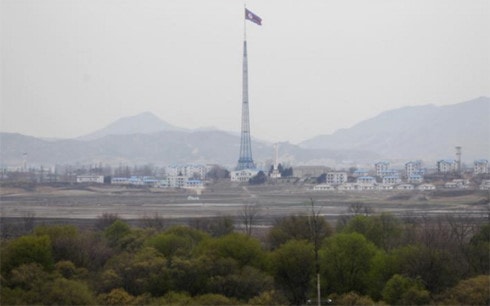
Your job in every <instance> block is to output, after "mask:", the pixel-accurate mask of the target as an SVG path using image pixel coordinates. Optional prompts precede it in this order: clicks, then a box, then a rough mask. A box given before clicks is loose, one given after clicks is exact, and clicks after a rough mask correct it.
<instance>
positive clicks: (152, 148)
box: [0, 131, 379, 168]
mask: <svg viewBox="0 0 490 306" xmlns="http://www.w3.org/2000/svg"><path fill="white" fill-rule="evenodd" d="M0 143H1V146H0V161H1V164H2V166H14V167H15V166H20V165H21V164H22V158H23V156H22V155H23V154H24V153H27V159H28V164H30V165H37V166H40V165H45V166H47V165H54V164H75V163H80V164H89V163H103V164H110V165H118V164H119V163H122V164H129V165H133V164H148V163H152V164H155V165H168V164H173V163H202V164H209V163H216V164H220V165H224V166H228V167H230V168H233V167H234V166H236V163H237V161H238V153H239V148H240V136H238V135H232V134H229V133H226V132H223V131H196V132H185V131H184V132H182V131H166V132H159V133H151V134H132V135H108V136H105V137H102V138H98V139H94V140H75V139H69V140H56V141H47V140H42V139H38V138H34V137H30V136H25V135H20V134H12V133H0ZM252 148H253V149H252V150H253V156H254V160H255V161H256V162H257V163H258V164H259V165H262V166H266V165H267V164H268V163H270V162H271V161H272V158H273V152H274V150H273V146H272V144H269V143H264V142H259V141H252ZM346 157H347V158H349V159H350V160H373V159H376V158H378V157H379V156H377V155H376V154H372V153H369V152H357V151H349V152H342V151H335V150H325V149H304V148H300V147H299V146H297V145H292V144H289V143H283V144H281V146H280V158H281V161H282V162H283V163H284V162H286V163H291V164H310V163H315V164H325V163H326V162H327V161H339V162H340V161H342V160H343V159H344V158H346Z"/></svg>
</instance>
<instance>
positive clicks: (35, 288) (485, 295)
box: [0, 205, 490, 305]
mask: <svg viewBox="0 0 490 306" xmlns="http://www.w3.org/2000/svg"><path fill="white" fill-rule="evenodd" d="M156 221H158V220H155V222H149V223H147V226H146V227H131V226H130V225H128V224H127V223H126V222H125V221H124V220H121V219H119V218H117V216H114V215H113V216H104V217H103V218H100V220H99V222H98V224H97V225H98V226H97V227H96V228H95V229H93V230H81V229H79V228H77V227H75V226H72V225H56V226H38V227H35V228H34V230H33V232H32V233H30V234H28V235H24V236H21V237H17V238H10V239H6V240H3V241H2V242H1V246H0V247H1V249H0V251H1V303H2V305H19V304H21V305H26V304H46V305H95V304H99V305H278V304H285V305H287V304H291V305H301V304H308V303H311V304H314V305H316V303H317V302H316V292H317V280H318V279H319V280H320V292H321V296H322V302H323V304H325V303H330V304H332V305H373V304H390V305H426V304H434V305H489V304H490V292H489V290H490V289H489V288H490V276H489V275H490V255H489V254H490V224H489V223H488V222H483V223H481V222H476V221H475V219H474V218H465V217H463V216H456V217H454V216H452V217H444V218H427V217H418V218H415V217H413V218H409V217H407V218H403V219H400V218H396V217H394V216H393V215H390V214H380V215H370V214H369V213H368V211H367V210H365V209H364V210H363V209H361V208H359V207H358V208H357V209H355V213H353V214H352V215H350V216H346V217H344V218H342V219H341V220H339V222H337V225H336V228H332V226H331V225H330V224H329V223H328V222H327V221H326V220H325V218H323V217H322V216H321V215H320V214H319V213H318V211H315V208H314V205H312V210H311V212H310V213H309V214H305V215H295V216H289V217H285V218H282V219H278V220H276V222H275V224H274V225H273V227H272V228H271V229H270V230H269V231H268V233H267V234H266V235H265V236H264V237H263V238H261V239H258V238H254V237H252V236H251V235H247V234H245V233H239V232H236V230H234V228H233V224H232V222H230V219H227V218H223V219H222V220H217V221H216V223H214V224H207V225H206V226H202V224H198V223H195V224H194V225H195V226H172V227H169V228H165V226H163V224H162V223H161V222H156ZM249 229H250V228H249ZM246 232H247V233H249V234H250V233H251V231H250V230H247V231H246ZM317 275H318V276H319V278H317Z"/></svg>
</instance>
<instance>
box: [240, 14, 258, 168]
mask: <svg viewBox="0 0 490 306" xmlns="http://www.w3.org/2000/svg"><path fill="white" fill-rule="evenodd" d="M245 12H246V7H245V10H244V15H243V21H244V23H243V26H244V30H243V68H242V69H243V70H242V82H243V83H242V131H241V137H240V156H239V159H238V165H237V168H236V170H243V169H255V164H254V162H253V158H252V141H251V137H250V116H249V107H248V60H247V30H246V28H247V22H246V19H247V18H246V16H245Z"/></svg>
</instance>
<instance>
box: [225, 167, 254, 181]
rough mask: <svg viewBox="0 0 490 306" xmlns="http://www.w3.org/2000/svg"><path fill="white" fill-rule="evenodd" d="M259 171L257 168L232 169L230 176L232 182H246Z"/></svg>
mask: <svg viewBox="0 0 490 306" xmlns="http://www.w3.org/2000/svg"><path fill="white" fill-rule="evenodd" d="M257 173H259V170H257V169H243V170H235V171H231V173H230V178H231V181H232V182H240V183H246V182H248V180H250V179H251V178H252V177H254V176H255V175H257Z"/></svg>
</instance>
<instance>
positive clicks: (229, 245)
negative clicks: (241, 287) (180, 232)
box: [198, 233, 265, 268]
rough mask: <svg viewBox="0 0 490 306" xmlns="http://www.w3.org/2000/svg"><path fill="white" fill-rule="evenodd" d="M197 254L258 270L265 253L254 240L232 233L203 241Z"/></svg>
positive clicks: (262, 263) (262, 262)
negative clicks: (221, 258)
mask: <svg viewBox="0 0 490 306" xmlns="http://www.w3.org/2000/svg"><path fill="white" fill-rule="evenodd" d="M198 252H199V254H205V255H208V256H210V257H211V258H220V257H224V258H233V259H234V260H236V261H237V262H238V264H239V266H240V267H244V266H246V265H249V266H253V267H259V268H260V267H262V266H263V265H264V261H265V253H264V251H263V250H262V247H261V245H260V242H259V241H258V240H257V239H255V238H252V237H249V236H247V235H244V234H240V233H232V234H228V235H226V236H223V237H219V238H216V239H210V240H206V241H203V243H201V245H200V246H199V248H198Z"/></svg>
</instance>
